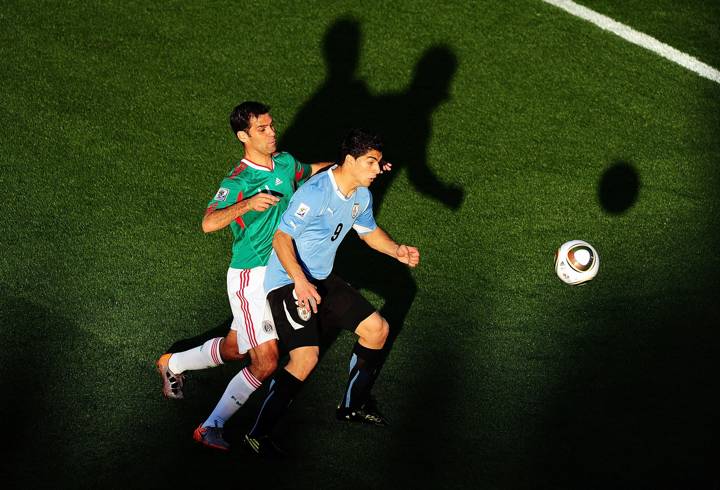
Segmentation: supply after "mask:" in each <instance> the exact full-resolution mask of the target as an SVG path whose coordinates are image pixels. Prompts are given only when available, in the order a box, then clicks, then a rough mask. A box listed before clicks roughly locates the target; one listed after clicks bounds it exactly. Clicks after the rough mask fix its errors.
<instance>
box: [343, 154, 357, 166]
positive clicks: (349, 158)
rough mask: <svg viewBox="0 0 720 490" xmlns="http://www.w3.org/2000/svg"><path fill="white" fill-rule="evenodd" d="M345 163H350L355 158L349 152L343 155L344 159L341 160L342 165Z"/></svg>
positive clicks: (353, 161)
mask: <svg viewBox="0 0 720 490" xmlns="http://www.w3.org/2000/svg"><path fill="white" fill-rule="evenodd" d="M346 163H349V164H351V165H352V164H353V163H355V158H353V156H352V155H351V154H349V153H348V154H347V155H345V160H343V165H345V164H346Z"/></svg>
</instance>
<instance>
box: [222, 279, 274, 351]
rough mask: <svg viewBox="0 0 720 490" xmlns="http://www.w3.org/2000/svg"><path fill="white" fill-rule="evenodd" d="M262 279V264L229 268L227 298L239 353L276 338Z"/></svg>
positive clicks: (231, 326)
mask: <svg viewBox="0 0 720 490" xmlns="http://www.w3.org/2000/svg"><path fill="white" fill-rule="evenodd" d="M264 280H265V267H254V268H252V269H233V268H230V269H228V274H227V289H228V298H229V300H230V308H231V309H232V313H233V321H232V324H231V325H230V328H231V329H232V330H234V331H236V332H237V344H238V352H240V353H245V352H247V351H248V350H250V349H254V348H256V347H257V346H258V345H260V344H263V343H265V342H267V341H269V340H276V339H277V338H278V337H277V333H276V332H275V327H274V325H273V317H272V315H270V312H269V308H268V307H267V302H266V300H265V290H264V288H263V281H264Z"/></svg>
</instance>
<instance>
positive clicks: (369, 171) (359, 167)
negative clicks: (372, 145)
mask: <svg viewBox="0 0 720 490" xmlns="http://www.w3.org/2000/svg"><path fill="white" fill-rule="evenodd" d="M380 165H382V153H380V152H379V151H377V150H370V151H368V152H367V153H365V154H364V155H361V156H359V157H357V158H356V159H355V162H354V165H353V175H354V176H355V179H356V180H357V182H358V184H360V185H361V186H363V187H370V184H372V182H373V180H375V177H377V176H378V174H379V173H380Z"/></svg>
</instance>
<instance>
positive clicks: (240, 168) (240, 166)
mask: <svg viewBox="0 0 720 490" xmlns="http://www.w3.org/2000/svg"><path fill="white" fill-rule="evenodd" d="M246 168H248V166H247V165H246V164H244V163H243V162H240V163H238V165H237V167H235V168H234V169H233V171H232V173H231V174H230V178H231V179H234V178H235V177H237V176H238V175H240V174H241V173H242V171H243V170H245V169H246Z"/></svg>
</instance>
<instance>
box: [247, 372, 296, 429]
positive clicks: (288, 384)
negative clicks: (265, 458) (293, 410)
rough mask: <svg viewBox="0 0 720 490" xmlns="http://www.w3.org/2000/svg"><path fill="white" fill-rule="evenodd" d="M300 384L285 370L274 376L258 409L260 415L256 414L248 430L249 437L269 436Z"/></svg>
mask: <svg viewBox="0 0 720 490" xmlns="http://www.w3.org/2000/svg"><path fill="white" fill-rule="evenodd" d="M302 384H303V382H302V381H300V380H299V379H297V378H296V377H295V376H293V375H292V374H290V373H289V372H287V371H286V370H285V369H280V370H279V371H278V372H277V374H275V377H274V378H273V380H272V382H271V383H270V388H269V389H268V393H267V396H265V401H264V402H263V404H262V407H261V408H260V413H258V416H257V420H256V421H255V426H254V427H253V428H252V429H251V430H250V433H249V435H250V437H253V438H255V439H257V438H259V437H263V436H267V435H268V434H270V432H271V431H272V429H273V427H275V424H276V423H277V421H278V420H280V417H282V416H283V415H284V414H285V412H286V411H287V409H288V407H289V406H290V403H291V402H292V401H293V398H295V395H297V392H298V391H300V388H301V387H302Z"/></svg>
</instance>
